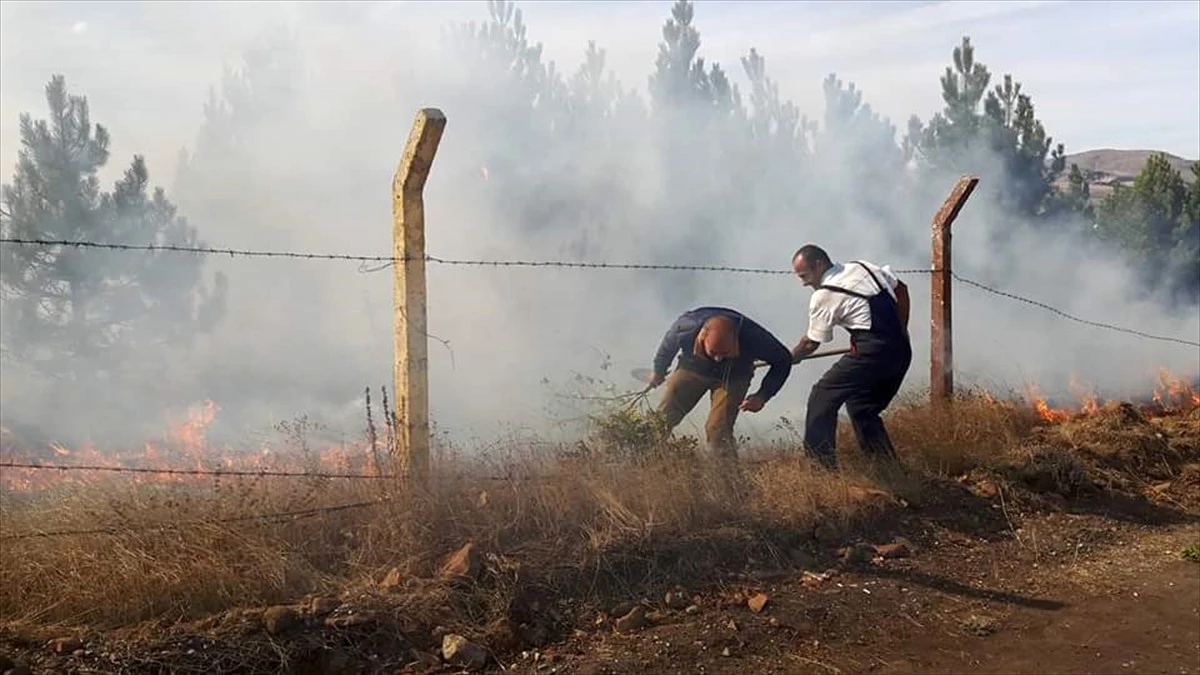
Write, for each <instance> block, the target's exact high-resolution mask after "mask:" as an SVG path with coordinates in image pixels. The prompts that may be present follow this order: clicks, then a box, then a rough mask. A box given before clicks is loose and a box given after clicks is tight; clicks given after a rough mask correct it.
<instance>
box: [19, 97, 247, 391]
mask: <svg viewBox="0 0 1200 675" xmlns="http://www.w3.org/2000/svg"><path fill="white" fill-rule="evenodd" d="M46 102H47V104H48V108H49V118H48V120H37V121H34V119H33V118H32V117H31V116H30V115H29V114H28V113H24V114H22V115H21V118H20V119H21V126H20V130H21V144H22V148H21V151H20V153H19V158H18V162H17V167H16V172H15V174H14V176H13V181H12V184H10V185H4V186H3V201H4V203H5V211H4V214H5V215H4V218H3V220H2V221H0V230H2V231H3V234H4V236H6V237H16V238H24V239H43V240H61V241H90V242H99V243H102V244H109V243H111V244H133V245H148V244H155V245H170V246H185V247H202V246H203V244H202V243H201V242H200V241H199V240H198V238H197V234H196V228H195V227H193V226H192V225H190V224H189V223H188V222H187V220H186V219H184V218H182V217H180V216H179V215H178V214H177V212H176V207H175V205H174V204H172V203H171V202H170V201H169V200H168V199H167V197H166V194H165V192H164V191H163V190H162V188H155V189H153V190H151V188H150V183H149V172H148V170H147V167H146V163H145V161H144V160H143V158H142V157H141V156H135V157H134V159H133V162H132V163H131V165H130V167H129V168H128V169H127V170H126V171H125V174H124V176H123V177H122V178H121V180H119V181H117V183H116V185H115V186H114V188H113V190H112V191H111V192H107V193H106V192H102V191H101V190H100V181H99V179H98V177H97V174H98V172H99V170H100V169H101V168H103V167H104V165H105V164H106V163H107V161H108V157H109V150H108V144H109V135H108V132H107V130H106V129H105V128H104V127H103V126H102V125H100V124H95V125H93V124H92V121H91V117H90V111H89V108H88V103H87V99H86V98H85V97H82V96H75V95H70V94H69V93H68V92H67V86H66V80H65V78H63V77H62V76H61V75H55V76H54V77H53V78H51V80H50V82H49V84H48V85H47V86H46ZM0 250H2V251H3V264H2V265H0V287H2V289H3V296H2V300H3V305H4V330H3V342H4V347H5V351H6V353H9V354H10V355H13V356H15V357H18V358H22V359H24V360H26V361H27V362H31V363H34V364H36V366H37V367H38V368H39V369H40V370H42V371H44V372H49V373H54V374H57V375H70V376H74V377H82V376H84V375H85V374H87V373H89V372H90V373H95V372H101V371H112V370H116V369H118V368H119V367H120V366H121V365H122V364H123V363H124V362H125V361H126V360H127V359H128V358H129V357H131V356H133V355H136V356H137V357H138V359H139V360H141V361H146V360H151V359H153V358H154V356H155V354H156V352H155V349H157V348H160V347H164V346H165V347H178V346H183V347H186V346H187V345H188V344H189V341H190V339H191V337H192V336H193V335H194V334H195V333H196V332H199V331H205V330H207V329H210V328H211V327H212V326H213V324H214V323H215V322H216V320H217V319H218V318H220V316H221V313H222V311H223V307H224V299H225V280H224V277H222V276H220V275H217V277H216V278H215V285H214V286H213V288H212V289H211V290H209V289H206V288H205V287H204V284H203V280H202V278H201V276H202V274H201V269H202V265H203V259H202V258H201V257H199V256H185V255H179V254H176V253H170V252H161V253H159V252H156V253H150V252H144V251H130V252H125V251H107V250H101V249H90V248H88V249H85V248H74V247H70V246H29V247H25V246H5V247H3V249H0Z"/></svg>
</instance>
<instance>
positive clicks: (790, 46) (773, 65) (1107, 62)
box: [0, 0, 1200, 167]
mask: <svg viewBox="0 0 1200 675" xmlns="http://www.w3.org/2000/svg"><path fill="white" fill-rule="evenodd" d="M670 6H671V3H670V2H649V1H646V2H525V3H520V4H519V5H518V7H519V8H520V9H521V10H522V12H523V13H524V16H525V22H526V25H527V26H528V27H529V31H530V34H531V37H532V38H533V39H534V40H535V41H540V42H542V43H543V44H544V49H545V52H544V53H545V55H546V57H547V58H550V59H553V60H554V61H555V62H556V63H557V64H558V65H559V67H560V69H565V70H567V71H568V72H569V71H572V70H574V68H575V67H576V66H577V65H578V63H579V62H580V60H581V58H582V47H581V45H583V44H586V41H587V40H593V39H594V40H596V41H597V42H598V46H600V47H601V48H603V49H606V50H607V51H608V54H609V63H610V64H611V66H612V67H613V68H614V69H615V70H616V72H617V73H618V76H619V78H620V79H621V81H622V83H623V84H625V85H626V86H627V87H629V86H637V87H638V88H639V89H643V90H644V88H645V82H646V76H647V75H648V74H649V71H650V68H651V67H652V64H653V58H654V54H655V49H656V47H655V45H656V44H657V42H658V41H659V39H660V30H661V24H662V22H663V20H664V19H665V18H666V17H667V16H668V15H669V11H670ZM486 11H487V10H486V7H485V5H484V3H483V2H482V1H480V2H412V1H410V2H391V3H386V2H377V3H368V2H357V3H351V2H346V3H320V2H305V3H295V2H261V3H259V2H196V3H170V2H153V3H138V2H123V3H107V2H86V3H83V2H59V3H51V2H17V1H15V0H10V1H6V2H4V3H3V5H0V18H2V19H3V20H2V21H0V75H2V76H3V77H0V101H2V111H0V165H2V166H4V167H11V166H13V163H14V161H15V154H16V148H17V144H18V136H17V128H18V127H17V118H18V115H19V113H20V112H23V111H34V112H40V111H42V110H43V108H44V103H43V98H42V96H43V94H42V89H43V87H44V85H45V82H46V81H47V80H48V79H49V77H50V75H51V74H52V73H63V74H65V75H66V76H67V78H68V85H70V86H71V87H72V88H73V89H74V90H76V91H79V92H85V93H86V94H87V95H88V97H89V99H90V100H91V102H92V107H93V109H94V110H95V111H96V115H97V117H98V118H99V119H103V121H104V122H105V123H106V124H108V125H109V126H110V129H111V130H112V132H113V137H114V145H113V147H114V150H115V151H116V152H117V154H118V156H121V155H129V154H131V153H133V152H142V153H145V154H147V155H148V157H149V159H150V161H151V166H152V167H153V166H154V165H155V164H157V163H161V162H164V161H174V156H175V154H176V153H177V152H178V150H179V148H180V147H182V146H184V145H185V144H187V143H188V142H189V141H190V140H191V134H192V130H193V129H194V128H195V126H196V124H198V123H199V119H200V115H201V108H202V104H203V101H204V96H205V93H206V91H207V89H208V87H209V86H211V85H212V83H214V82H216V81H218V80H219V77H220V73H221V69H222V67H223V66H225V65H232V64H235V63H236V62H237V60H238V58H239V56H240V53H241V50H242V49H243V48H244V47H245V45H246V43H247V41H248V40H250V39H252V38H253V36H254V35H255V34H256V32H257V31H259V30H261V28H262V27H263V26H264V25H265V23H266V22H268V21H285V22H291V23H293V25H298V26H300V30H301V32H302V34H303V35H305V36H307V37H308V38H309V39H311V40H314V41H316V40H322V39H324V40H325V42H324V43H323V44H324V46H325V47H326V48H329V49H331V50H337V52H338V57H339V63H345V62H346V61H344V60H349V61H350V62H351V63H352V65H350V66H349V67H352V68H355V69H357V70H358V71H359V73H360V74H361V73H362V72H364V71H366V72H369V71H371V70H374V69H379V70H381V71H382V69H383V64H382V63H381V61H383V60H384V59H385V58H386V56H385V55H386V54H388V53H389V43H395V42H398V41H411V42H431V41H433V40H436V39H437V35H438V31H439V29H440V26H442V25H444V24H445V22H447V21H452V20H470V19H478V18H481V17H484V16H486ZM696 22H697V24H698V25H699V27H700V30H701V40H702V48H701V49H702V53H703V54H704V55H705V56H706V57H707V59H708V60H709V61H710V62H711V61H715V62H718V63H720V64H722V65H723V66H724V67H725V69H726V71H728V72H732V73H733V74H734V75H735V76H736V78H737V79H741V75H742V74H741V71H740V66H739V65H738V61H737V59H738V58H739V57H741V56H743V55H744V54H745V53H746V52H747V51H748V50H749V49H750V48H751V47H754V48H756V49H757V50H758V52H759V53H760V54H763V55H764V56H765V57H766V59H767V65H768V68H769V69H770V72H771V73H772V76H773V77H774V78H775V79H776V80H777V81H778V82H779V87H780V91H781V94H782V95H783V96H784V98H790V99H792V100H794V101H796V102H797V103H798V104H799V106H800V108H801V110H803V111H809V112H812V111H816V110H818V109H819V108H818V106H819V103H820V96H821V89H820V85H821V80H822V78H823V77H824V76H825V75H827V74H828V73H830V72H836V73H837V74H838V75H839V77H841V78H842V79H843V80H846V81H851V82H854V83H855V84H856V85H857V86H858V88H859V89H861V90H863V91H864V92H866V100H867V101H868V102H869V103H870V104H871V106H872V107H873V108H874V109H876V110H877V111H880V112H881V113H882V114H884V115H886V116H888V117H890V118H891V119H892V121H893V122H894V123H896V125H897V127H898V128H901V129H902V128H903V127H904V123H905V120H907V118H908V116H909V115H911V114H913V113H916V114H918V115H919V116H921V118H922V119H928V118H929V116H930V115H931V114H932V113H933V112H935V111H936V110H937V109H938V108H939V107H940V98H939V96H940V85H939V84H938V77H939V75H940V74H941V72H942V70H943V69H944V68H945V66H946V65H947V64H949V62H950V52H951V50H952V49H953V48H954V47H955V46H956V45H957V44H958V41H959V38H960V37H961V36H962V35H969V36H970V37H971V39H972V42H973V44H975V46H976V54H977V58H978V59H979V60H981V61H983V62H984V63H986V64H987V65H988V67H989V69H990V70H991V71H992V73H993V81H996V80H998V79H999V78H1000V77H1001V76H1002V74H1003V73H1013V74H1014V75H1015V76H1016V78H1017V79H1018V80H1019V81H1020V82H1021V83H1022V85H1023V91H1025V92H1028V93H1029V94H1030V95H1032V97H1033V100H1034V103H1035V105H1036V106H1037V112H1038V116H1039V117H1040V118H1041V119H1042V121H1043V122H1044V123H1045V125H1046V128H1047V129H1048V130H1049V132H1050V134H1051V135H1052V136H1054V137H1055V138H1056V139H1057V140H1059V141H1061V142H1063V143H1065V144H1066V146H1067V150H1068V152H1078V151H1083V150H1091V149H1097V148H1121V149H1154V150H1164V151H1167V152H1170V153H1172V154H1175V155H1178V156H1182V157H1185V158H1188V159H1195V158H1197V157H1200V124H1198V123H1197V120H1200V88H1197V87H1196V82H1200V4H1198V3H1196V2H1136V3H1135V2H1082V1H1072V2H1017V1H1010V0H1002V1H1000V2H878V3H874V2H839V3H832V2H829V3H826V2H716V1H713V2H707V1H704V0H701V2H698V3H696ZM349 26H353V27H354V31H355V32H354V39H353V41H352V42H347V41H345V40H344V35H345V33H344V32H339V31H344V30H346V29H347V27H349ZM618 36H619V37H618ZM343 59H344V60H343ZM314 66H315V67H318V68H319V67H320V64H319V63H315V64H314ZM412 67H421V68H428V67H430V66H429V65H428V64H413V66H412ZM131 97H136V101H137V103H136V105H133V104H131V103H130V101H129V99H130V98H131ZM1131 102H1136V104H1135V109H1136V113H1137V116H1136V118H1134V117H1132V115H1130V114H1129V113H1130V112H1131V111H1130V104H1131ZM156 160H157V161H156Z"/></svg>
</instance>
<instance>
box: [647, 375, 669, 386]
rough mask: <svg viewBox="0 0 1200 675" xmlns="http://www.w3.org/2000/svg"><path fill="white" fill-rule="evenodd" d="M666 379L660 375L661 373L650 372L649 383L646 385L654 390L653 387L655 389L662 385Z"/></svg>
mask: <svg viewBox="0 0 1200 675" xmlns="http://www.w3.org/2000/svg"><path fill="white" fill-rule="evenodd" d="M666 379H667V376H666V375H663V374H661V373H655V372H651V373H650V381H649V382H648V383H647V384H649V385H650V388H651V389H654V388H655V387H657V386H658V385H660V384H662V383H663V382H665V381H666Z"/></svg>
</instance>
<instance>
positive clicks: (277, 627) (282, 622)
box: [262, 605, 299, 635]
mask: <svg viewBox="0 0 1200 675" xmlns="http://www.w3.org/2000/svg"><path fill="white" fill-rule="evenodd" d="M262 622H263V628H265V629H266V630H267V632H268V633H270V634H271V635H279V634H280V633H283V632H284V631H286V630H288V629H289V628H291V627H292V626H295V625H296V624H297V623H298V622H299V617H298V616H297V615H296V610H294V609H292V608H291V607H288V606H286V605H276V606H275V607H268V608H267V609H265V610H263V613H262Z"/></svg>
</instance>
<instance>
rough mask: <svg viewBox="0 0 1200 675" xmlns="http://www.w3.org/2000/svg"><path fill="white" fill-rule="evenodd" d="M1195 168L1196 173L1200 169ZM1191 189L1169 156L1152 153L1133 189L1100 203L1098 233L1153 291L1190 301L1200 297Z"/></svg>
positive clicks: (1199, 249)
mask: <svg viewBox="0 0 1200 675" xmlns="http://www.w3.org/2000/svg"><path fill="white" fill-rule="evenodd" d="M1198 167H1200V163H1197V164H1193V165H1192V173H1193V175H1196V174H1197V172H1198V171H1200V168H1198ZM1197 190H1198V188H1197V187H1196V183H1192V185H1191V186H1188V185H1187V184H1186V182H1185V181H1184V179H1183V176H1181V175H1180V173H1179V172H1178V171H1176V170H1175V168H1174V167H1172V166H1171V163H1170V161H1169V160H1168V159H1167V157H1166V156H1165V155H1163V154H1161V153H1159V154H1154V155H1152V156H1151V157H1150V158H1149V159H1148V160H1147V161H1146V164H1145V166H1144V167H1143V168H1142V170H1141V172H1139V173H1138V175H1137V177H1136V178H1135V179H1134V181H1133V184H1132V185H1130V186H1127V187H1126V186H1118V187H1117V188H1116V189H1115V190H1114V191H1113V192H1112V194H1110V195H1109V196H1107V197H1106V198H1105V199H1104V201H1102V202H1101V203H1100V208H1099V209H1098V212H1097V222H1096V230H1097V234H1098V235H1099V236H1100V237H1101V238H1103V239H1105V240H1107V241H1109V242H1111V243H1113V244H1115V245H1117V246H1118V247H1119V248H1120V249H1121V250H1122V251H1124V252H1125V254H1126V255H1127V256H1128V257H1129V259H1130V261H1131V262H1133V264H1134V266H1135V268H1137V269H1138V270H1139V271H1140V272H1141V275H1140V276H1141V278H1142V279H1143V280H1144V282H1145V283H1146V284H1147V286H1148V287H1150V288H1152V289H1154V290H1160V291H1162V292H1164V293H1165V294H1166V295H1168V296H1169V297H1171V298H1173V299H1175V300H1178V301H1185V302H1195V301H1196V300H1197V299H1200V218H1198V217H1197V213H1200V210H1198V208H1197V200H1198V197H1197V194H1196V193H1197Z"/></svg>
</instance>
